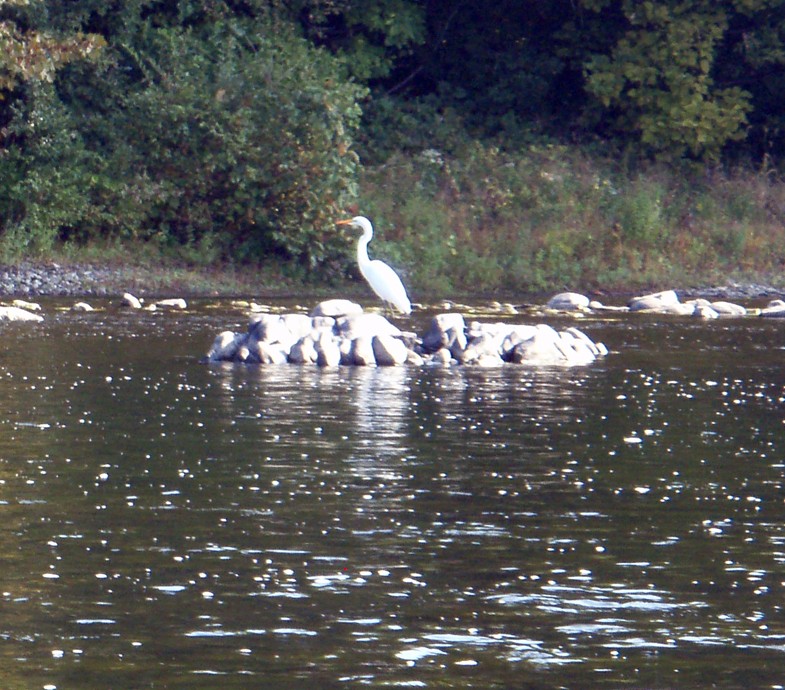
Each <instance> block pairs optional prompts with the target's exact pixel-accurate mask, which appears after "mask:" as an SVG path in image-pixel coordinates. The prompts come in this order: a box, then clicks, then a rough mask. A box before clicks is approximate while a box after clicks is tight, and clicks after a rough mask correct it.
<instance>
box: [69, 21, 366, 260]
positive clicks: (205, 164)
mask: <svg viewBox="0 0 785 690" xmlns="http://www.w3.org/2000/svg"><path fill="white" fill-rule="evenodd" d="M138 43H139V45H138V46H135V44H134V43H128V44H124V45H123V47H122V54H121V55H120V57H119V58H118V60H117V62H116V64H115V65H112V66H110V67H108V68H106V69H104V71H102V72H100V73H97V74H96V79H97V80H99V81H100V82H101V83H100V84H99V85H98V86H97V87H96V88H95V89H93V90H92V92H91V94H88V95H87V96H88V97H87V99H78V98H77V96H78V95H79V94H77V93H72V94H70V96H71V98H70V102H71V104H72V106H73V107H74V108H75V109H77V110H78V111H79V113H80V117H81V126H82V128H83V132H84V136H85V138H86V139H88V140H89V142H90V145H91V146H92V147H93V149H94V150H95V151H96V153H98V154H99V155H100V158H101V160H102V161H103V165H102V168H101V170H100V173H99V174H100V176H101V179H102V180H103V181H104V182H103V184H102V185H101V186H100V188H99V189H98V190H97V194H96V198H95V199H94V203H95V205H96V207H98V208H100V212H97V213H96V214H95V218H94V220H95V223H94V224H93V225H92V226H90V227H83V228H82V232H83V233H86V235H87V236H90V237H96V236H101V235H106V234H107V233H109V234H117V235H121V236H123V235H125V236H130V237H131V238H138V239H148V240H153V241H155V242H158V243H159V244H161V246H164V247H167V246H172V247H174V246H187V247H192V248H194V250H195V251H197V252H198V251H201V250H202V249H203V250H205V251H208V253H209V254H210V255H222V256H223V257H228V258H232V259H237V260H243V259H258V258H260V257H263V256H265V255H269V254H271V253H274V254H277V255H278V256H279V257H281V258H283V259H286V260H293V261H294V262H296V263H300V264H302V265H304V266H307V267H309V268H313V267H314V266H316V265H317V264H319V263H325V262H329V260H330V257H331V256H333V255H334V254H335V252H336V245H335V244H334V243H333V242H332V241H331V240H332V237H333V236H334V230H333V223H334V220H335V218H336V217H337V216H338V215H339V213H340V211H341V209H343V208H344V207H345V206H346V205H347V204H348V203H349V202H350V201H351V200H352V199H353V198H354V195H355V193H356V188H355V170H356V166H357V158H356V155H355V154H354V153H353V152H352V149H351V146H352V135H353V132H354V129H355V127H356V126H357V124H358V122H359V117H360V109H359V107H358V105H357V100H358V98H359V97H361V96H362V94H363V91H362V90H361V89H360V88H359V87H357V86H354V85H352V84H351V83H349V82H347V81H346V80H345V79H344V77H343V75H342V72H341V67H340V64H339V63H338V61H337V60H336V59H335V58H333V57H331V56H330V55H328V54H327V53H326V52H324V51H320V50H317V49H315V48H313V47H312V46H311V45H310V44H308V43H307V42H305V41H304V40H302V39H298V38H297V37H296V36H294V35H293V34H292V32H291V31H290V30H287V29H286V27H285V26H275V27H273V26H266V27H263V28H260V29H259V28H255V29H253V31H251V29H249V28H248V27H247V26H244V25H242V24H240V23H239V22H234V23H218V24H214V25H212V26H211V29H210V32H209V33H208V34H207V35H197V34H196V33H195V32H190V31H187V30H181V29H164V28H162V29H156V30H150V31H147V32H146V33H145V35H144V37H143V40H142V38H140V39H139V40H138ZM128 74H132V75H134V78H133V79H131V80H130V81H129V83H127V84H126V88H125V89H124V91H123V90H121V89H119V88H118V85H120V84H122V82H123V80H128V76H127V75H128ZM67 88H68V84H64V85H63V89H64V91H66V90H67ZM119 91H122V95H121V96H120V98H119V100H113V99H115V98H116V97H117V95H118V92H119ZM90 96H92V98H93V100H92V101H90V100H89V98H90ZM129 218H130V219H132V222H131V223H129V222H128V219H129Z"/></svg>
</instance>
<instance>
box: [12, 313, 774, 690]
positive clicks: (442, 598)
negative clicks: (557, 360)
mask: <svg viewBox="0 0 785 690" xmlns="http://www.w3.org/2000/svg"><path fill="white" fill-rule="evenodd" d="M43 306H44V313H45V314H46V321H45V322H44V323H42V324H3V325H2V331H3V336H4V348H3V350H2V353H0V516H2V521H0V549H2V557H3V568H2V570H0V607H1V608H2V612H3V615H2V617H1V618H0V640H1V641H2V644H0V680H2V683H0V684H1V685H2V687H3V688H11V689H14V688H25V689H27V688H36V687H38V688H48V689H49V690H54V689H56V688H77V687H78V688H83V689H92V688H96V689H98V688H108V687H117V688H121V687H122V688H142V687H150V688H250V687H268V688H305V687H310V688H327V687H347V688H352V687H384V688H389V687H407V688H409V687H422V688H447V687H454V688H457V687H466V688H470V687H474V688H523V687H560V686H563V687H609V688H610V687H614V688H615V687H619V686H621V685H631V686H636V687H662V688H665V687H675V686H679V687H687V686H693V687H694V686H701V685H702V686H706V685H709V684H711V685H713V686H715V687H727V688H732V687H739V686H742V685H743V686H747V687H764V686H765V687H779V686H780V684H781V683H783V678H785V617H784V616H783V606H785V491H783V473H784V470H785V452H784V451H785V448H784V446H785V426H784V422H785V415H784V414H783V411H784V410H785V405H784V404H783V403H784V402H785V367H783V362H784V361H785V350H784V349H783V347H785V321H777V320H764V319H757V318H748V319H744V320H722V321H719V322H712V323H702V322H696V321H692V320H689V319H674V318H665V317H659V318H658V319H652V318H647V317H640V316H637V317H632V316H627V317H624V318H618V317H617V318H613V319H608V320H596V321H584V322H582V323H581V324H579V325H580V326H581V327H582V328H583V329H584V330H585V331H586V332H587V333H588V334H589V335H591V336H592V337H593V338H595V339H597V340H602V341H604V342H605V343H606V344H607V345H608V347H609V348H610V349H611V351H612V352H611V354H610V355H609V356H608V357H607V358H606V359H605V360H603V361H600V362H598V363H596V364H594V365H592V366H589V367H583V368H577V369H568V370H565V369H540V370H531V369H526V368H523V367H518V366H513V365H510V366H508V367H504V368H501V369H497V370H477V369H468V368H466V369H461V368H454V369H429V368H393V369H381V368H380V369H370V368H369V369H363V368H354V369H350V368H339V369H334V370H320V369H317V368H315V367H314V368H311V367H307V368H302V367H296V366H283V367H246V366H207V365H204V364H200V363H199V362H198V360H199V358H200V356H201V355H202V354H203V353H204V352H205V351H206V350H207V348H208V346H209V344H210V342H211V341H212V339H213V337H214V336H215V335H216V334H217V333H218V332H219V331H221V330H224V329H226V328H235V329H240V328H242V327H243V325H244V323H245V320H246V319H245V316H244V315H243V313H242V311H241V310H239V309H237V308H235V307H232V306H231V305H230V304H229V303H228V302H227V303H224V304H212V303H207V302H204V303H201V304H197V305H195V306H194V307H193V308H192V309H191V310H189V311H188V312H187V313H185V314H182V313H176V314H173V313H143V314H139V313H129V312H124V311H120V310H118V309H115V308H114V307H112V306H111V305H109V304H106V305H103V306H105V307H106V309H105V310H104V311H99V312H96V313H89V314H75V313H70V312H67V311H63V310H60V309H59V307H61V306H65V305H63V304H61V303H59V302H57V301H47V302H44V303H43ZM487 316H488V318H489V319H493V320H498V319H500V318H502V317H501V316H499V315H495V314H489V315H487ZM427 317H428V314H427V313H426V314H422V315H420V316H419V317H417V319H415V320H414V325H415V326H417V327H418V329H420V330H421V329H422V325H423V324H424V323H425V322H426V319H427ZM515 318H516V321H519V322H527V319H526V318H524V317H515ZM545 320H547V319H545ZM549 322H550V323H552V324H554V325H558V322H555V321H553V320H550V321H549Z"/></svg>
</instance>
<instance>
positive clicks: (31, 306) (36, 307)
mask: <svg viewBox="0 0 785 690" xmlns="http://www.w3.org/2000/svg"><path fill="white" fill-rule="evenodd" d="M11 304H12V306H14V307H18V308H19V309H25V310H27V311H41V305H40V304H38V302H28V301H27V300H23V299H15V300H14V301H13V302H11Z"/></svg>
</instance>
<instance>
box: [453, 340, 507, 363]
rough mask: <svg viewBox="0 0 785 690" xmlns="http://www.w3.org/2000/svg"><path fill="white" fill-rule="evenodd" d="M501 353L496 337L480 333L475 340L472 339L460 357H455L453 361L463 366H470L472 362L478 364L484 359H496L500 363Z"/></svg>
mask: <svg viewBox="0 0 785 690" xmlns="http://www.w3.org/2000/svg"><path fill="white" fill-rule="evenodd" d="M501 351H502V350H501V343H500V342H499V337H498V335H494V334H490V333H481V334H480V335H479V336H477V337H476V338H472V340H471V341H470V342H469V344H468V345H467V346H466V349H465V350H464V351H463V352H462V353H461V357H460V358H459V357H455V359H457V360H458V361H459V362H461V363H463V364H471V363H473V362H477V363H478V364H479V363H480V360H481V359H483V358H485V357H496V358H498V359H499V360H500V361H501V356H500V353H501Z"/></svg>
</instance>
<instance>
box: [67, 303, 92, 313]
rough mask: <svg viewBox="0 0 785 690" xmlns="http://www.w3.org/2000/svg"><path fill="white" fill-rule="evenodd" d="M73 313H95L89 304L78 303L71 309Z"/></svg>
mask: <svg viewBox="0 0 785 690" xmlns="http://www.w3.org/2000/svg"><path fill="white" fill-rule="evenodd" d="M71 311H94V310H93V308H92V307H91V306H90V305H89V304H88V303H87V302H77V303H76V304H74V306H72V307H71Z"/></svg>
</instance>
